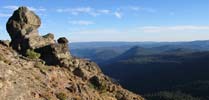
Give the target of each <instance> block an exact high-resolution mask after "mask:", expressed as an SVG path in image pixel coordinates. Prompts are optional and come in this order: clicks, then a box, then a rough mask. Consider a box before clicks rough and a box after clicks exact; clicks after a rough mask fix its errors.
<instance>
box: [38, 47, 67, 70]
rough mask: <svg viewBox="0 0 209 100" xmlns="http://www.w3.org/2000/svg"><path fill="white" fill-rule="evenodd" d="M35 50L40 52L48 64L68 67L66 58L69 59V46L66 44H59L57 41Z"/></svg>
mask: <svg viewBox="0 0 209 100" xmlns="http://www.w3.org/2000/svg"><path fill="white" fill-rule="evenodd" d="M35 51H37V52H39V53H41V59H43V60H44V61H45V62H46V64H48V65H61V66H63V67H68V65H69V64H68V63H69V62H68V60H69V59H71V55H70V52H69V48H68V47H67V46H66V45H60V44H58V43H55V44H51V45H47V46H44V47H41V48H37V49H35ZM66 60H67V61H66Z"/></svg>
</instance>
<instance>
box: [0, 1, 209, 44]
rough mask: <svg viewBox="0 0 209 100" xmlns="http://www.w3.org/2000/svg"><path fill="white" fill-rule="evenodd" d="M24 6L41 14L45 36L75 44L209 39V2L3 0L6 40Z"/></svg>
mask: <svg viewBox="0 0 209 100" xmlns="http://www.w3.org/2000/svg"><path fill="white" fill-rule="evenodd" d="M18 6H28V7H29V9H31V10H33V11H35V12H36V13H37V14H38V15H39V16H40V17H41V20H42V25H41V27H40V28H39V32H40V34H41V35H44V34H47V33H54V34H55V36H56V37H57V38H58V37H63V36H65V37H67V38H68V39H69V40H70V41H71V42H87V41H192V40H209V0H60V1H58V0H0V39H10V38H9V36H8V34H7V32H6V27H5V26H6V22H7V20H8V18H9V16H11V14H12V12H13V11H14V10H15V9H17V7H18Z"/></svg>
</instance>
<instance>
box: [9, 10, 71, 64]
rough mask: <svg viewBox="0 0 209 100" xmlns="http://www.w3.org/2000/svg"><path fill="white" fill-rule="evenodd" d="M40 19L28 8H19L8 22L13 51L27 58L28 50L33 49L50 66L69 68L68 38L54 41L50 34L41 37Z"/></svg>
mask: <svg viewBox="0 0 209 100" xmlns="http://www.w3.org/2000/svg"><path fill="white" fill-rule="evenodd" d="M40 25H41V20H40V18H39V17H38V16H37V15H36V14H35V13H34V12H32V11H30V10H29V9H28V8H27V7H20V8H18V9H17V10H16V11H15V12H14V13H13V15H12V16H11V17H10V18H9V20H8V22H7V31H8V33H9V35H10V37H11V40H12V41H11V46H12V48H13V49H15V50H16V51H18V52H19V53H21V54H22V55H25V56H26V53H27V50H28V49H32V50H34V51H36V52H38V53H40V54H41V59H42V60H44V61H45V62H46V64H48V65H62V66H68V63H67V61H68V60H69V59H70V58H71V55H70V53H69V49H68V45H67V44H68V40H67V39H66V38H60V39H58V43H56V41H55V40H54V35H53V34H52V33H49V34H47V35H45V36H39V33H38V28H39V27H40Z"/></svg>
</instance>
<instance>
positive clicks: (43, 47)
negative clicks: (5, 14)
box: [0, 7, 144, 100]
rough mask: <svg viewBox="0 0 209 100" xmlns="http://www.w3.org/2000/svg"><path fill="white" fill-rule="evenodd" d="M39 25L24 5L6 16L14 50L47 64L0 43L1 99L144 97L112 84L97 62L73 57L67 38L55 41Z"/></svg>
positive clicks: (123, 99) (120, 99)
mask: <svg viewBox="0 0 209 100" xmlns="http://www.w3.org/2000/svg"><path fill="white" fill-rule="evenodd" d="M40 24H41V23H40V19H39V18H38V17H37V16H36V15H35V14H34V13H33V12H31V11H29V10H28V9H27V8H25V7H20V8H19V9H18V10H16V11H15V12H14V14H13V16H12V17H11V18H10V19H9V21H8V23H7V30H8V32H9V34H10V36H11V38H12V42H11V46H12V47H13V48H14V50H16V51H20V53H22V54H23V55H24V52H25V51H28V53H26V54H28V55H31V54H32V56H34V54H36V52H38V53H40V54H41V59H42V60H44V61H45V63H46V64H47V65H44V63H43V62H42V61H41V60H40V59H38V60H37V58H35V60H31V59H25V58H26V57H23V56H20V55H19V54H17V53H16V52H15V51H13V50H12V49H10V48H9V47H8V46H4V45H2V44H5V43H0V97H1V100H16V99H17V100H45V99H47V100H57V99H60V100H61V99H62V100H144V99H143V98H142V97H140V96H138V95H136V94H133V93H131V92H129V91H127V90H125V89H123V88H122V87H121V86H120V85H118V84H115V83H114V82H113V81H112V80H111V79H110V78H108V77H107V76H105V75H104V74H103V73H102V71H101V69H100V68H99V67H98V65H97V64H96V63H94V62H91V61H89V60H84V59H79V58H76V57H72V56H71V55H70V52H69V49H68V40H67V39H66V38H64V37H63V38H60V39H58V43H56V42H55V41H54V35H53V34H51V33H49V34H47V35H45V36H43V37H41V36H39V35H38V31H37V28H38V27H39V26H40ZM30 50H31V51H30ZM38 53H37V54H38ZM32 58H33V57H32ZM38 58H39V57H38ZM48 65H56V66H48ZM57 66H60V67H67V68H60V67H57Z"/></svg>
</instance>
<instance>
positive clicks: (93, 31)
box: [71, 29, 121, 35]
mask: <svg viewBox="0 0 209 100" xmlns="http://www.w3.org/2000/svg"><path fill="white" fill-rule="evenodd" d="M71 33H73V34H94V35H95V34H98V35H101V34H103V35H107V34H110V35H111V34H120V33H121V32H120V31H119V30H117V29H89V30H80V31H74V32H71Z"/></svg>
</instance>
